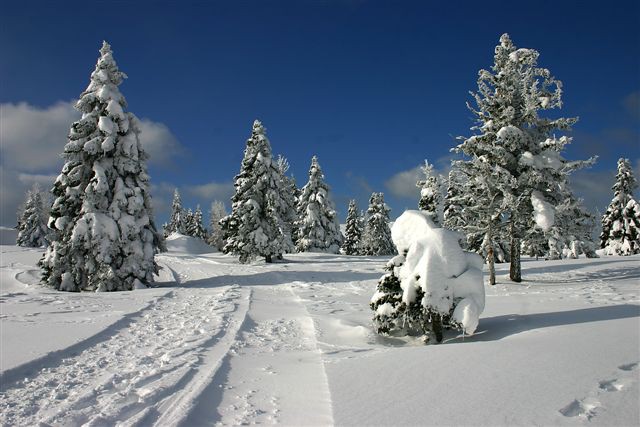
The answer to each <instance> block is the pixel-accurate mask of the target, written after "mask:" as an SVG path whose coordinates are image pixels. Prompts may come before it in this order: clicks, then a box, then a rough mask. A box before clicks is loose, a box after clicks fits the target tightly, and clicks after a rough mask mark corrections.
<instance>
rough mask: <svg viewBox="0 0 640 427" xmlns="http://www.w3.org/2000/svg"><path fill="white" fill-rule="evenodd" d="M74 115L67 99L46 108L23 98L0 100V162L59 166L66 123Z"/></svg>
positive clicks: (32, 168) (12, 165) (29, 166)
mask: <svg viewBox="0 0 640 427" xmlns="http://www.w3.org/2000/svg"><path fill="white" fill-rule="evenodd" d="M78 116H79V114H78V112H77V111H76V110H74V109H73V106H72V104H71V103H69V102H58V103H56V104H54V105H52V106H50V107H47V108H39V107H34V106H31V105H29V104H27V103H24V102H21V103H19V104H0V123H2V126H1V128H0V140H1V141H2V144H0V154H1V155H2V164H3V165H4V166H6V167H9V168H11V169H14V170H20V171H49V172H50V171H52V170H56V169H60V167H61V165H62V160H61V158H60V153H62V149H63V148H64V145H65V144H66V142H67V134H68V132H69V126H70V125H71V123H72V122H73V121H74V120H77V118H78Z"/></svg>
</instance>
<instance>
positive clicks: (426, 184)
mask: <svg viewBox="0 0 640 427" xmlns="http://www.w3.org/2000/svg"><path fill="white" fill-rule="evenodd" d="M422 173H424V179H422V180H420V181H418V182H417V183H416V186H417V187H419V188H420V201H419V202H418V207H419V208H420V210H422V211H424V212H426V213H427V214H428V215H429V216H430V217H431V219H432V221H433V222H434V223H436V224H438V223H439V222H440V221H439V220H438V207H439V206H440V182H439V180H438V177H437V176H436V174H435V172H434V170H433V165H430V164H429V162H428V161H427V160H425V161H424V165H423V166H422Z"/></svg>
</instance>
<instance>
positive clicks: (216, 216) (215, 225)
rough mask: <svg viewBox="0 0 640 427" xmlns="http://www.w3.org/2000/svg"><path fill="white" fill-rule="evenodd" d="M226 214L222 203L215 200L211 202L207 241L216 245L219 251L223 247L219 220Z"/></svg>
mask: <svg viewBox="0 0 640 427" xmlns="http://www.w3.org/2000/svg"><path fill="white" fill-rule="evenodd" d="M225 216H227V208H226V207H225V206H224V203H223V202H221V201H219V200H215V201H214V202H213V203H211V211H210V212H209V217H210V220H209V238H208V240H207V242H208V243H209V244H210V245H211V246H214V247H216V248H217V249H218V250H219V251H221V250H222V248H224V244H225V243H224V238H223V233H222V228H221V226H220V220H221V219H222V218H224V217H225Z"/></svg>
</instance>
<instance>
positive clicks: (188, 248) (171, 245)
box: [165, 233, 216, 255]
mask: <svg viewBox="0 0 640 427" xmlns="http://www.w3.org/2000/svg"><path fill="white" fill-rule="evenodd" d="M165 243H166V245H167V250H168V251H170V252H182V253H187V254H196V255H197V254H207V253H211V252H216V249H215V248H214V247H213V246H209V245H207V244H206V243H205V242H204V241H203V240H202V239H198V238H195V237H190V236H185V235H183V234H180V233H171V234H169V236H168V237H167V239H166V241H165Z"/></svg>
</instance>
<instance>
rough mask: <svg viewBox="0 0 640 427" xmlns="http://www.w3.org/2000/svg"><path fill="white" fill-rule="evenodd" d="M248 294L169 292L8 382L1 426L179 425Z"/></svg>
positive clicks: (233, 290)
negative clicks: (79, 347) (105, 333)
mask: <svg viewBox="0 0 640 427" xmlns="http://www.w3.org/2000/svg"><path fill="white" fill-rule="evenodd" d="M249 293H250V291H249V290H248V289H241V288H239V287H237V286H227V287H223V288H216V289H213V290H208V291H207V292H194V291H192V290H183V289H175V290H173V291H171V292H169V293H168V294H166V295H165V296H164V297H161V298H159V299H158V300H157V301H156V302H155V303H154V304H152V305H151V306H150V307H148V308H147V309H145V310H143V311H141V312H140V313H139V315H138V317H137V318H134V319H133V320H132V321H131V322H130V323H128V324H126V325H125V326H123V327H122V328H120V329H117V330H113V331H112V335H111V337H110V338H108V339H106V340H104V341H102V342H99V343H96V344H95V345H93V346H91V347H89V348H87V349H86V350H84V351H82V352H80V353H79V354H70V355H69V356H68V357H66V358H64V359H62V360H61V361H60V363H59V364H57V365H54V366H49V367H45V368H43V369H42V370H40V371H39V372H36V373H35V374H33V375H31V376H29V377H27V378H25V379H24V380H21V381H19V382H18V383H15V384H13V385H8V386H7V387H6V390H4V391H3V393H1V394H0V409H1V415H0V423H1V424H2V425H17V424H20V425H37V424H39V423H40V424H41V425H83V424H84V425H116V424H122V425H136V424H140V425H149V424H157V425H176V424H178V423H179V421H180V415H181V413H183V411H182V410H184V409H188V408H189V407H190V405H191V403H192V401H193V399H195V398H196V397H197V395H198V394H199V392H201V391H202V389H204V387H205V386H206V385H207V384H208V383H209V381H210V380H211V379H212V377H213V375H214V373H215V369H217V367H218V366H219V365H220V361H221V359H222V358H223V357H224V355H225V354H226V352H227V351H228V348H229V347H230V345H231V344H232V343H233V339H234V338H235V332H236V331H237V329H238V328H239V327H240V325H241V323H242V321H243V320H244V316H245V315H246V310H247V307H248V300H249ZM225 341H226V343H225ZM225 344H226V345H225ZM212 348H213V349H214V351H211V349H212ZM163 414H167V415H168V417H162V416H161V415H163ZM124 420H126V422H122V423H121V421H124Z"/></svg>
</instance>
